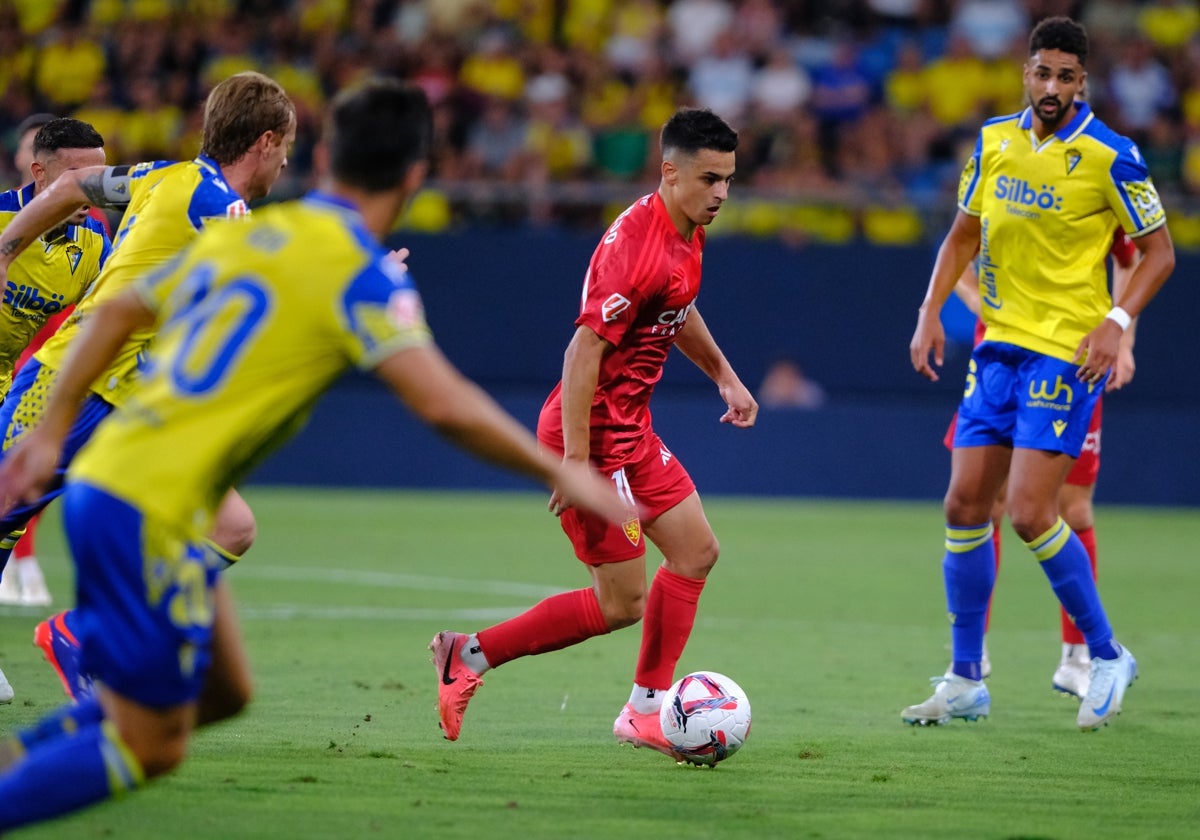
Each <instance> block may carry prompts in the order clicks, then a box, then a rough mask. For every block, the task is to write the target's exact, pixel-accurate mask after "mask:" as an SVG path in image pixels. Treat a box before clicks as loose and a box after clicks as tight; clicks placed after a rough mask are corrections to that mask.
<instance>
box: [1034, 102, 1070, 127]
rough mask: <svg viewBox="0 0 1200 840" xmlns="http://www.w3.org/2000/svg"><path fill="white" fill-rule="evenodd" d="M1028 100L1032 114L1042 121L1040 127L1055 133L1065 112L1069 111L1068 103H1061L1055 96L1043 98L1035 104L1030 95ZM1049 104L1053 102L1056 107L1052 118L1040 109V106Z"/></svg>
mask: <svg viewBox="0 0 1200 840" xmlns="http://www.w3.org/2000/svg"><path fill="white" fill-rule="evenodd" d="M1028 98H1029V104H1030V106H1031V107H1032V108H1033V112H1034V113H1035V114H1037V118H1038V119H1039V120H1041V121H1042V125H1043V126H1045V127H1046V128H1047V129H1049V130H1050V131H1055V130H1056V129H1057V128H1058V127H1059V126H1060V125H1061V124H1062V121H1063V119H1064V118H1065V117H1066V115H1067V111H1068V110H1070V103H1065V104H1064V103H1063V101H1062V100H1061V99H1059V98H1058V97H1056V96H1043V97H1042V98H1041V99H1039V100H1038V101H1037V102H1036V103H1035V102H1034V101H1033V96H1032V95H1030V96H1029V97H1028ZM1050 102H1053V103H1054V104H1055V105H1056V106H1058V110H1057V111H1055V113H1054V116H1053V117H1047V116H1046V115H1045V113H1043V111H1042V108H1041V106H1042V105H1045V104H1047V103H1050Z"/></svg>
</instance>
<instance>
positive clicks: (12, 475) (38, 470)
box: [0, 429, 62, 515]
mask: <svg viewBox="0 0 1200 840" xmlns="http://www.w3.org/2000/svg"><path fill="white" fill-rule="evenodd" d="M61 455H62V450H61V448H60V446H59V445H58V444H57V443H55V442H53V441H50V440H48V439H46V438H45V436H43V435H39V434H38V433H37V430H36V429H34V430H33V431H31V432H28V433H27V434H25V435H24V436H23V437H22V438H21V439H20V440H18V441H17V442H16V443H15V444H13V446H12V448H11V449H9V450H8V453H7V454H6V455H5V458H4V462H3V463H0V515H3V514H7V513H8V512H9V511H10V510H12V509H13V508H14V507H16V506H17V505H20V504H26V503H29V502H34V501H37V500H38V499H39V498H41V496H42V493H43V491H44V490H45V488H46V486H47V485H48V484H49V483H50V481H51V479H53V478H54V474H55V472H56V471H57V469H58V462H59V458H60V457H61Z"/></svg>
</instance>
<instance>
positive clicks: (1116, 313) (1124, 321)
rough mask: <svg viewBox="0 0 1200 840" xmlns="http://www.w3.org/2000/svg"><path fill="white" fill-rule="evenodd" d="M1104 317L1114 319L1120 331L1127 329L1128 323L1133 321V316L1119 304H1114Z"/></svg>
mask: <svg viewBox="0 0 1200 840" xmlns="http://www.w3.org/2000/svg"><path fill="white" fill-rule="evenodd" d="M1104 317H1105V318H1107V319H1109V320H1110V321H1116V323H1117V326H1118V327H1120V328H1121V331H1122V332H1124V331H1125V330H1127V329H1129V325H1130V324H1132V323H1133V316H1131V315H1130V314H1129V313H1128V312H1126V311H1125V310H1124V309H1122V308H1121V307H1119V306H1114V307H1113V308H1112V309H1110V310H1109V312H1108V314H1107V315H1105V316H1104Z"/></svg>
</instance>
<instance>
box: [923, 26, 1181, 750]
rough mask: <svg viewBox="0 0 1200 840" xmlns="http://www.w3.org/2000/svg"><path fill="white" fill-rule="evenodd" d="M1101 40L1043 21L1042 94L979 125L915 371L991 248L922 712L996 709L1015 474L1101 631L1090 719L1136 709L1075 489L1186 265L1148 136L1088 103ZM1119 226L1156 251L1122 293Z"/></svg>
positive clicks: (1019, 507) (1086, 626)
mask: <svg viewBox="0 0 1200 840" xmlns="http://www.w3.org/2000/svg"><path fill="white" fill-rule="evenodd" d="M1087 54H1088V42H1087V33H1086V32H1085V31H1084V28H1083V27H1082V26H1081V25H1080V24H1078V23H1076V22H1075V21H1073V20H1070V19H1069V18H1065V17H1053V18H1047V19H1046V20H1043V21H1042V22H1041V23H1039V24H1038V25H1037V27H1035V28H1034V30H1033V32H1032V34H1031V35H1030V39H1029V59H1028V60H1027V61H1026V63H1025V67H1024V84H1025V93H1026V96H1027V98H1028V103H1029V104H1028V107H1027V108H1026V109H1025V110H1024V111H1022V112H1020V113H1019V114H1013V115H1012V116H1007V117H997V118H995V119H992V120H990V121H988V122H987V123H986V124H984V126H983V128H982V129H981V130H980V134H979V140H978V142H977V143H976V145H975V152H974V154H973V155H972V157H971V159H970V161H968V163H967V165H966V168H965V169H964V171H963V175H962V178H961V180H960V183H959V194H958V213H957V215H956V216H955V219H954V223H953V224H952V225H951V228H950V231H949V233H948V234H947V235H946V239H945V241H944V242H943V243H942V246H941V248H940V249H939V251H938V256H937V261H936V262H935V264H934V268H933V274H932V276H931V278H930V281H929V289H928V292H927V293H926V296H925V300H924V302H923V303H922V304H921V307H920V310H919V314H918V317H917V327H916V331H915V332H914V333H913V338H912V342H911V344H910V346H909V352H910V356H911V360H912V364H913V368H914V369H916V371H917V372H918V373H920V374H921V375H923V376H925V377H926V378H928V379H933V380H936V379H937V372H936V371H935V366H936V367H940V366H941V365H942V362H943V351H944V344H945V335H944V333H943V330H942V326H941V322H940V318H939V315H940V310H941V308H942V305H943V304H944V303H945V302H946V299H947V297H949V295H950V293H951V291H952V290H953V289H954V285H955V283H956V281H957V280H958V278H959V276H960V275H961V274H962V272H963V270H964V269H965V268H966V266H967V263H968V262H969V261H970V260H971V259H972V257H973V256H974V255H975V253H976V251H978V252H979V268H978V272H979V292H980V299H981V309H982V317H983V321H984V324H985V325H986V333H985V335H984V340H983V341H982V342H981V343H980V344H979V345H978V346H977V347H976V348H975V351H974V353H973V355H972V357H971V362H970V365H969V369H968V374H967V382H966V388H965V390H964V392H963V398H962V402H961V403H960V404H959V409H958V423H957V425H956V429H955V437H954V448H953V454H952V458H951V470H950V487H949V489H948V490H947V492H946V499H945V515H946V553H945V557H944V560H943V564H942V573H943V576H944V578H945V589H946V602H947V605H948V607H949V611H950V616H951V620H952V629H951V638H952V642H953V656H952V659H953V661H952V664H951V669H950V672H949V673H948V674H946V675H944V676H939V677H936V678H934V680H933V682H934V683H935V685H936V688H935V690H934V693H933V696H931V697H930V698H929V699H928V700H926V701H924V702H923V703H918V704H916V705H914V706H909V707H907V708H905V709H904V710H903V711H902V712H901V718H902V719H903V720H904V721H905V722H907V723H911V724H921V725H928V724H944V723H949V722H950V720H951V719H953V718H956V717H957V718H964V719H967V720H976V719H977V718H980V717H985V716H987V715H988V714H989V713H990V711H991V698H990V697H989V696H988V691H987V688H986V687H985V686H984V684H983V682H982V680H981V662H980V661H981V658H982V648H983V631H984V615H985V611H986V609H987V603H988V597H989V595H990V593H991V590H992V585H993V583H994V581H995V554H994V549H993V544H992V527H993V526H992V523H991V509H992V504H993V502H994V501H995V499H996V495H997V493H998V491H999V490H1000V488H1001V486H1002V485H1003V484H1004V481H1005V479H1006V477H1007V480H1008V490H1007V498H1006V508H1007V511H1008V515H1009V519H1010V521H1011V523H1012V526H1013V529H1014V530H1015V531H1016V532H1017V534H1018V535H1019V536H1020V537H1021V539H1022V540H1024V541H1025V543H1026V545H1027V546H1028V547H1029V549H1030V550H1031V551H1032V552H1033V554H1034V556H1035V557H1036V558H1037V559H1038V561H1039V563H1040V565H1041V567H1042V570H1043V571H1044V572H1045V574H1046V577H1047V578H1048V579H1049V581H1050V585H1051V588H1052V589H1053V590H1054V593H1055V595H1056V596H1057V597H1058V599H1059V601H1060V602H1061V603H1062V605H1063V607H1064V608H1065V609H1066V611H1067V613H1068V614H1069V615H1070V616H1071V617H1073V618H1074V620H1075V624H1076V626H1078V628H1079V630H1080V631H1081V632H1082V633H1083V636H1084V638H1085V639H1086V641H1087V644H1088V649H1089V653H1090V655H1091V659H1092V662H1091V674H1090V681H1089V685H1088V689H1087V693H1086V694H1085V695H1084V697H1083V700H1082V702H1081V703H1080V707H1079V714H1078V716H1077V718H1076V723H1077V725H1078V726H1079V728H1080V729H1082V730H1085V731H1086V730H1092V729H1098V728H1099V727H1101V726H1103V725H1105V724H1107V723H1108V721H1109V720H1110V719H1111V718H1112V717H1113V716H1115V715H1117V714H1119V713H1120V711H1121V704H1122V700H1123V698H1124V695H1125V690H1126V688H1128V687H1129V685H1130V684H1131V683H1132V682H1133V680H1134V678H1135V677H1136V676H1137V663H1136V662H1135V661H1134V658H1133V655H1132V654H1131V653H1130V652H1129V651H1128V650H1127V649H1125V648H1124V647H1122V646H1121V645H1120V644H1119V643H1118V642H1117V641H1116V640H1115V639H1114V638H1113V631H1112V627H1111V626H1110V624H1109V622H1108V617H1107V615H1106V614H1105V611H1104V607H1103V605H1102V604H1101V601H1100V596H1099V593H1098V592H1097V589H1096V584H1095V581H1094V580H1093V579H1092V574H1091V568H1090V565H1089V562H1088V555H1087V551H1086V550H1085V548H1084V546H1083V544H1082V543H1081V542H1080V540H1079V538H1078V536H1076V535H1075V534H1074V533H1073V532H1072V531H1071V529H1070V528H1069V527H1068V526H1067V525H1066V523H1065V522H1064V521H1063V519H1062V517H1061V516H1060V515H1059V508H1058V493H1059V488H1060V487H1061V485H1062V483H1063V481H1064V479H1065V478H1066V475H1067V473H1068V472H1069V471H1070V469H1071V466H1072V464H1073V463H1074V461H1075V459H1076V458H1077V457H1079V453H1080V451H1081V449H1082V447H1083V444H1084V440H1085V438H1086V436H1087V431H1088V425H1089V421H1090V419H1091V416H1092V410H1093V408H1094V407H1095V404H1096V401H1097V400H1098V399H1099V398H1100V394H1101V393H1102V392H1103V390H1104V387H1105V384H1106V381H1107V379H1108V377H1109V375H1110V369H1111V367H1112V366H1113V364H1114V363H1115V362H1116V360H1117V356H1118V352H1119V345H1120V341H1121V335H1122V333H1123V332H1124V331H1125V330H1126V329H1128V328H1129V325H1130V323H1131V321H1132V319H1133V318H1134V317H1136V316H1137V315H1138V314H1139V313H1140V312H1141V311H1142V309H1143V308H1145V306H1146V305H1147V304H1148V303H1149V302H1150V300H1151V298H1153V297H1154V295H1155V294H1156V293H1157V292H1158V290H1159V288H1160V287H1161V286H1162V284H1163V283H1164V282H1165V281H1166V279H1167V277H1168V276H1169V275H1170V273H1171V270H1172V269H1173V268H1174V265H1175V251H1174V248H1173V246H1172V244H1171V238H1170V234H1169V233H1168V232H1167V224H1166V216H1165V214H1164V212H1163V208H1162V205H1161V204H1160V202H1159V199H1158V194H1157V193H1156V192H1155V189H1154V185H1153V183H1152V182H1151V180H1150V175H1149V173H1148V171H1147V169H1146V164H1145V161H1144V160H1143V159H1142V156H1141V154H1140V152H1139V151H1138V149H1137V147H1136V146H1135V145H1134V144H1133V143H1132V142H1131V141H1130V140H1129V139H1128V138H1125V137H1122V136H1120V135H1118V134H1116V133H1115V132H1113V131H1112V130H1111V129H1109V128H1108V127H1107V126H1105V125H1104V124H1103V123H1102V122H1100V120H1098V119H1096V117H1095V115H1094V114H1093V113H1092V111H1091V109H1090V108H1089V106H1088V105H1087V103H1086V102H1081V101H1078V96H1079V94H1080V92H1081V91H1082V89H1083V86H1084V83H1085V80H1086V78H1087V71H1086V70H1085V69H1084V68H1085V66H1086V64H1087ZM1118 225H1120V226H1121V227H1122V228H1124V230H1125V232H1126V233H1127V234H1129V236H1130V237H1131V238H1133V240H1134V242H1135V243H1136V245H1137V247H1138V249H1139V250H1140V251H1141V252H1142V260H1141V262H1140V263H1139V264H1138V266H1137V268H1136V269H1135V270H1134V273H1133V276H1132V277H1131V278H1130V279H1129V281H1128V283H1127V284H1126V286H1125V288H1124V289H1123V290H1122V291H1121V292H1120V295H1119V299H1118V300H1117V305H1116V306H1114V305H1113V301H1112V299H1111V297H1110V296H1109V293H1108V286H1107V273H1106V271H1105V265H1104V261H1105V258H1106V256H1107V254H1108V251H1109V247H1110V245H1111V244H1112V237H1113V231H1114V230H1115V229H1116V227H1117V226H1118ZM931 357H932V363H931Z"/></svg>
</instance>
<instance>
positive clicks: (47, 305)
mask: <svg viewBox="0 0 1200 840" xmlns="http://www.w3.org/2000/svg"><path fill="white" fill-rule="evenodd" d="M4 305H5V306H11V307H12V310H13V312H14V313H15V314H16V315H17V317H20V318H25V319H27V320H30V321H44V320H46V319H47V318H49V317H50V316H51V315H55V314H57V313H59V312H61V311H62V309H63V296H62V295H57V294H52V295H50V297H48V298H44V297H42V293H41V292H40V291H39V290H38V289H36V288H34V287H33V286H26V285H23V284H21V285H18V284H17V283H14V282H13V281H12V280H9V281H8V282H7V283H6V284H5V287H4Z"/></svg>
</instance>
